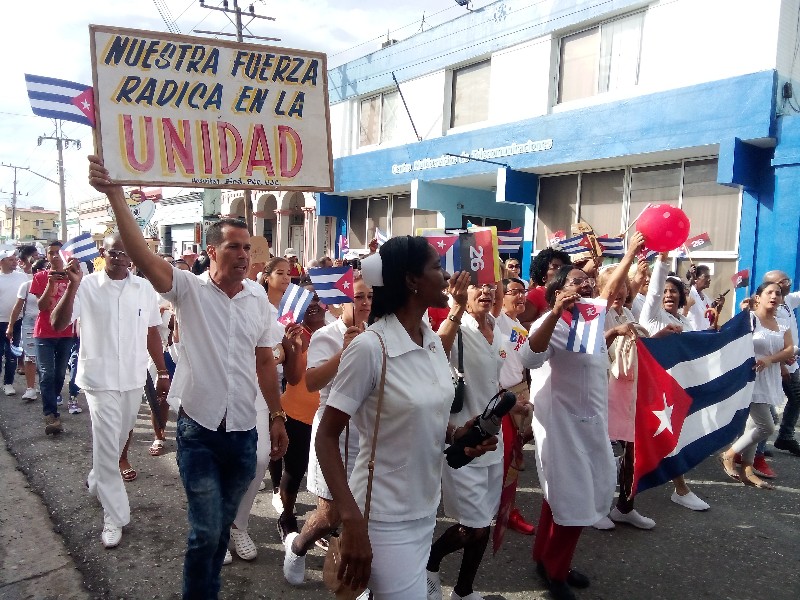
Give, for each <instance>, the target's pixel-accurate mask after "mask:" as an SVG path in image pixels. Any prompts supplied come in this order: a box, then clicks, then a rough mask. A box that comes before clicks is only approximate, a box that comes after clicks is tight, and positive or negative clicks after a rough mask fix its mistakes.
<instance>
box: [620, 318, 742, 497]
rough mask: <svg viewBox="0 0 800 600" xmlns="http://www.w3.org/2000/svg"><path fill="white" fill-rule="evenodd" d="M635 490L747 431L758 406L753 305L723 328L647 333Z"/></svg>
mask: <svg viewBox="0 0 800 600" xmlns="http://www.w3.org/2000/svg"><path fill="white" fill-rule="evenodd" d="M636 346H637V353H638V360H639V365H638V366H639V368H638V373H639V381H638V384H637V397H636V443H635V446H634V447H635V453H636V456H635V459H634V463H635V466H634V480H633V490H634V494H635V493H637V492H641V491H644V490H646V489H649V488H652V487H656V486H659V485H661V484H662V483H666V482H667V481H670V480H671V479H674V478H675V477H678V476H679V475H683V474H684V473H686V472H687V471H689V470H690V469H692V468H693V467H695V466H697V465H698V464H700V463H701V462H703V461H704V460H705V459H706V458H708V457H709V456H711V455H712V454H714V453H715V452H718V451H719V450H720V449H722V448H723V447H725V446H726V445H727V444H729V443H730V442H732V441H733V439H734V438H735V437H736V436H737V435H739V434H740V433H741V431H742V429H743V428H744V424H745V421H746V420H747V416H748V414H749V412H750V400H751V398H752V395H753V385H754V382H755V377H756V375H755V371H754V370H753V366H754V365H755V355H754V352H753V336H752V333H751V325H750V312H749V311H744V312H742V313H739V314H738V315H736V316H735V317H734V318H733V319H731V320H730V321H728V322H727V323H726V324H725V325H723V327H722V328H721V329H720V331H719V332H714V331H698V332H688V333H680V334H673V335H668V336H666V337H663V338H650V339H639V340H637V342H636Z"/></svg>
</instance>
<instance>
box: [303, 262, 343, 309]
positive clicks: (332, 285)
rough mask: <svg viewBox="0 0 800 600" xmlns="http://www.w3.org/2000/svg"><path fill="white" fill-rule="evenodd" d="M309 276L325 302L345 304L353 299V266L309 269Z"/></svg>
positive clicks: (318, 294)
mask: <svg viewBox="0 0 800 600" xmlns="http://www.w3.org/2000/svg"><path fill="white" fill-rule="evenodd" d="M308 276H309V277H311V283H313V284H314V291H315V292H316V293H317V296H319V299H320V300H321V301H322V302H324V303H325V304H345V303H347V302H352V301H353V267H330V268H327V269H321V268H317V269H309V270H308Z"/></svg>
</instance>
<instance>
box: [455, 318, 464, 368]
mask: <svg viewBox="0 0 800 600" xmlns="http://www.w3.org/2000/svg"><path fill="white" fill-rule="evenodd" d="M456 343H457V344H458V374H459V375H460V376H461V377H463V376H464V338H463V337H461V328H460V327H459V328H458V331H457V332H456Z"/></svg>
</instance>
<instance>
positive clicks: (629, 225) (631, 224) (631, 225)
mask: <svg viewBox="0 0 800 600" xmlns="http://www.w3.org/2000/svg"><path fill="white" fill-rule="evenodd" d="M650 206H651V204H650V203H649V202H648V203H647V206H645V207H644V208H643V209H642V212H640V213H639V216H638V217H636V218H635V219H634V220H633V221H631V222H630V223H628V226H627V227H626V228H625V231H623V232H622V233H620V234H619V235H618V236H617V237H623V236H624V235H625V234H626V233H628V232H629V231H630V230H631V227H633V226H634V225H635V224H636V221H638V220H639V217H641V216H642V215H643V214H644V211H646V210H647V209H648V208H650Z"/></svg>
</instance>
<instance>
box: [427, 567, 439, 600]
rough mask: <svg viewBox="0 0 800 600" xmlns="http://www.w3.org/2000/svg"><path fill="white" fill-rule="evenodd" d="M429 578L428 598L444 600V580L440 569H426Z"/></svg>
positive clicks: (429, 599) (430, 599)
mask: <svg viewBox="0 0 800 600" xmlns="http://www.w3.org/2000/svg"><path fill="white" fill-rule="evenodd" d="M425 575H426V576H427V578H428V600H442V580H441V578H440V577H439V571H435V572H434V571H428V570H427V569H425Z"/></svg>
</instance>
